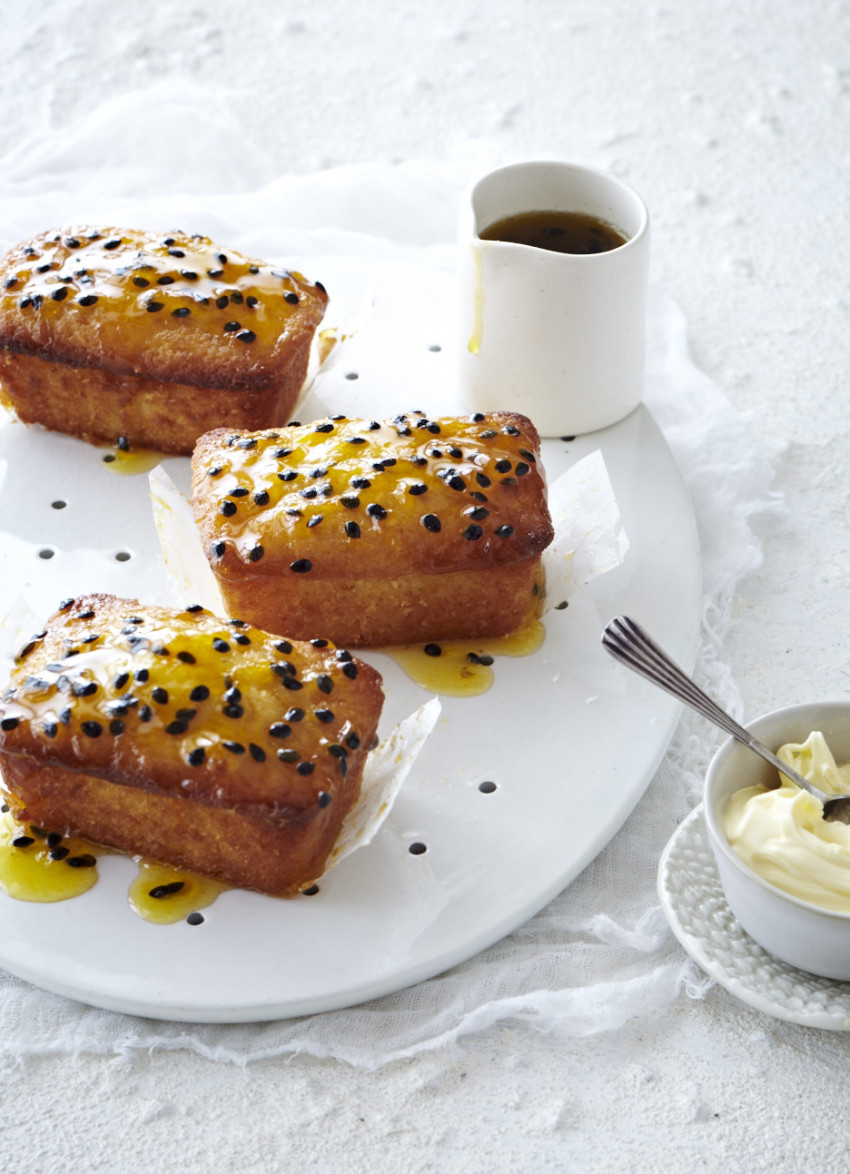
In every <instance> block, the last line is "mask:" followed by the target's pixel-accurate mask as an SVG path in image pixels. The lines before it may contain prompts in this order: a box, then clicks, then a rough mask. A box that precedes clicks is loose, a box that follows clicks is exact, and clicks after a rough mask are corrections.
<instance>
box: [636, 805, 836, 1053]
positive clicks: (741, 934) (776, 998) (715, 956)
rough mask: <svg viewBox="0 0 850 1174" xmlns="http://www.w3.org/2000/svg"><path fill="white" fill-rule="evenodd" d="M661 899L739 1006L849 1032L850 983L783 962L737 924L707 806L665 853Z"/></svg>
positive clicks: (688, 945)
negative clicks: (721, 873) (726, 893)
mask: <svg viewBox="0 0 850 1174" xmlns="http://www.w3.org/2000/svg"><path fill="white" fill-rule="evenodd" d="M658 893H659V896H660V898H661V904H662V907H663V909H664V912H665V914H666V917H667V920H668V922H669V923H670V928H671V929H672V930H673V933H674V934H675V935H676V937H677V938H678V939H679V941H680V942H681V944H682V945H683V946H684V948H685V950H686V951H687V952H688V953H689V954H690V956H691V957H692V958H693V960H694V961H695V962H696V963H697V964H698V965H699V966H701V967H702V969H703V970H704V971H705V972H706V974H708V975H710V977H711V978H713V979H716V981H717V982H719V983H720V985H721V986H722V987H725V988H726V990H727V991H729V992H730V993H731V994H733V995H735V996H736V997H737V998H739V999H741V1001H742V1002H744V1003H747V1004H748V1005H749V1006H750V1007H754V1008H755V1009H756V1010H757V1011H764V1012H765V1014H766V1015H772V1016H774V1018H776V1019H784V1020H786V1021H787V1022H788V1023H800V1024H804V1025H805V1026H807V1027H825V1028H828V1029H829V1030H831V1031H847V1030H848V1029H850V983H846V982H834V981H833V980H832V979H828V978H818V977H817V976H816V975H814V974H807V973H806V972H805V971H803V970H797V969H796V968H795V967H794V966H789V965H788V964H787V963H786V962H780V961H779V959H778V958H775V957H774V956H773V955H772V954H769V953H768V952H767V950H764V949H762V947H761V946H760V945H758V943H757V942H754V941H753V939H752V938H751V937H750V936H749V934H747V933H745V931H744V930H743V929H742V928H741V926H740V925H739V923H738V921H737V919H736V918H735V915H734V914H733V912H732V910H731V909H730V908H729V906H728V904H727V903H726V898H725V896H724V894H723V888H722V886H721V884H720V876H719V874H718V872H717V865H716V864H715V861H714V854H713V853H712V851H711V844H710V843H709V841H708V832H707V830H706V826H705V820H704V818H703V809H702V804H700V805H699V807H697V808H695V809H694V810H693V811H692V812H691V814H690V815H689V816H688V817H687V819H685V820H684V821H683V822H682V824H681V825H680V826H679V827H678V828H677V829H676V831H675V833H674V834H673V836H672V837H671V839H670V842H669V843H668V845H667V847H666V848H665V849H664V853H663V855H662V857H661V861H660V864H659V867H658Z"/></svg>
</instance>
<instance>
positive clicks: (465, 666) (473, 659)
mask: <svg viewBox="0 0 850 1174" xmlns="http://www.w3.org/2000/svg"><path fill="white" fill-rule="evenodd" d="M545 598H546V589H545V584H544V582H543V580H542V579H539V580H538V581H537V582H536V583H535V584H534V588H533V590H532V593H531V603H530V606H529V609H528V612H527V614H526V617H525V620H524V621H523V623H522V626H521V627H519V628H517V630H516V631H515V632H509V633H508V634H507V636H485V637H483V638H482V640H481V642H480V643H477V642H476V641H475V640H441V641H439V642H432V643H429V644H399V645H394V646H391V647H387V648H379V649H376V650H375V651H377V652H382V653H383V654H384V655H385V656H389V657H391V658H392V659H393V660H394V661H395V662H396V664H397V665H398V666H399V668H401V669H403V670H404V672H406V673H407V675H408V676H409V677H410V679H411V680H412V681H415V682H416V684H417V685H421V686H422V688H423V689H428V690H429V691H430V692H431V693H437V694H440V695H441V696H443V697H478V696H480V695H481V694H482V693H486V692H487V690H488V689H489V688H490V687H491V685H492V684H493V679H494V675H493V662H494V661H495V659H496V657H497V656H531V655H532V654H533V653H535V652H536V651H537V649H538V648H540V646H541V645H542V643H543V641H544V640H545V639H546V629H545V628H544V626H543V624H542V622H541V619H540V617H541V615H542V614H543V608H544V602H545Z"/></svg>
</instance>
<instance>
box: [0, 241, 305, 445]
mask: <svg viewBox="0 0 850 1174" xmlns="http://www.w3.org/2000/svg"><path fill="white" fill-rule="evenodd" d="M327 300H328V299H327V294H326V292H325V290H324V287H323V286H322V285H321V284H320V283H318V282H316V283H311V282H309V281H307V280H306V279H305V278H303V277H302V276H301V275H300V274H299V273H290V272H289V271H288V270H285V269H281V268H280V267H278V266H274V265H268V264H265V263H263V262H261V261H254V260H252V259H250V258H248V257H243V256H241V255H240V254H238V253H235V252H233V251H232V250H227V251H222V250H221V249H220V248H219V246H218V245H215V244H213V242H212V241H210V240H208V239H207V237H204V236H199V235H192V236H188V235H186V234H185V233H182V232H171V233H151V232H137V231H134V230H131V229H126V228H91V227H87V226H83V225H72V226H70V227H67V228H62V229H58V230H51V231H49V232H44V233H42V234H41V235H40V236H37V237H34V238H33V239H32V240H29V241H24V242H22V243H21V244H19V245H16V246H15V248H13V249H12V250H11V251H10V252H9V253H7V254H6V256H5V257H4V258H3V259H2V261H0V389H2V393H3V395H4V396H5V398H6V399H7V400H8V402H9V403H10V404H11V405H12V407H14V409H15V411H16V412H17V413H18V416H19V417H20V418H21V420H23V421H24V422H25V423H27V424H32V423H38V424H43V425H44V426H45V427H46V428H50V429H53V430H54V431H58V432H68V433H71V434H72V435H74V436H80V437H83V438H84V439H85V440H88V441H91V442H106V443H112V444H114V443H117V442H118V441H119V440H122V441H123V442H124V443H125V444H129V445H130V446H131V447H134V448H135V447H147V448H155V449H159V450H161V451H163V452H170V453H190V452H191V451H192V446H193V445H194V443H195V440H196V439H197V437H198V436H200V435H201V433H202V432H205V431H207V430H209V429H211V428H219V427H223V428H268V427H271V426H272V425H275V424H282V423H285V422H286V421H287V420H288V419H289V418H290V416H291V414H292V408H293V406H294V404H295V401H296V399H297V398H298V394H299V392H300V390H301V386H302V384H303V382H304V378H305V374H306V371H307V364H308V359H309V352H310V344H311V342H312V339H313V335H314V333H315V331H316V328H317V327H318V325H319V323H320V322H321V320H322V317H323V315H324V312H325V307H326V305H327Z"/></svg>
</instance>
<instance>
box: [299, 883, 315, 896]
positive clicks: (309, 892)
mask: <svg viewBox="0 0 850 1174" xmlns="http://www.w3.org/2000/svg"><path fill="white" fill-rule="evenodd" d="M318 891H319V886H318V885H310V887H309V889H302V890H301V896H302V897H315V895H316V893H318Z"/></svg>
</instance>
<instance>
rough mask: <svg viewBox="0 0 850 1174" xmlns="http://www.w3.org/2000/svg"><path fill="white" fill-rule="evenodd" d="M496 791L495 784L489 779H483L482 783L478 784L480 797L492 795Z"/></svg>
mask: <svg viewBox="0 0 850 1174" xmlns="http://www.w3.org/2000/svg"><path fill="white" fill-rule="evenodd" d="M496 789H497V788H496V784H495V783H494V782H491V781H490V779H485V781H484V782H483V783H479V784H478V790H479V791H480V792H481V794H482V795H492V794H493V792H494V791H495V790H496Z"/></svg>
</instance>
